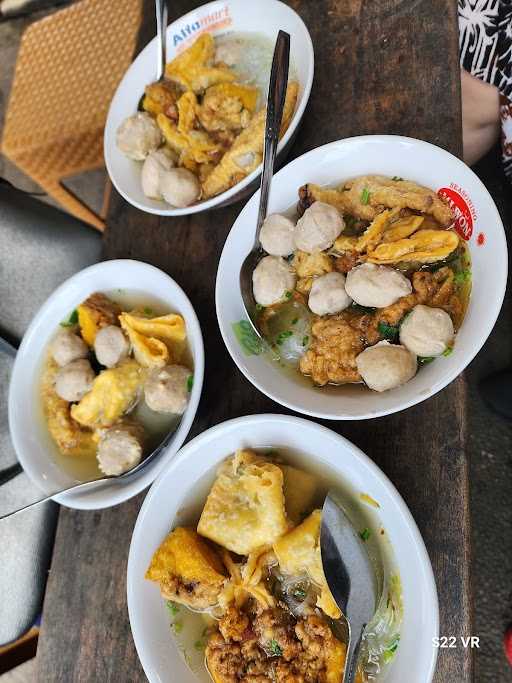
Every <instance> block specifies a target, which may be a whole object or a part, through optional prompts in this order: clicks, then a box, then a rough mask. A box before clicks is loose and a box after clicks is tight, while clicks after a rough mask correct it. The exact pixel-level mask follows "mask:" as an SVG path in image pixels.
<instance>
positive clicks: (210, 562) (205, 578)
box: [146, 527, 226, 610]
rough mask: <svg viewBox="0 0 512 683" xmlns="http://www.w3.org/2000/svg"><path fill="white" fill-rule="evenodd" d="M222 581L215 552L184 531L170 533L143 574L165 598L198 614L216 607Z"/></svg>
mask: <svg viewBox="0 0 512 683" xmlns="http://www.w3.org/2000/svg"><path fill="white" fill-rule="evenodd" d="M225 578H226V577H225V569H224V566H223V564H222V561H221V559H220V556H219V555H218V553H217V551H216V550H215V549H214V548H213V547H211V546H210V545H209V544H208V542H207V541H205V540H204V539H203V538H201V536H199V535H198V533H197V532H196V531H194V529H190V528H187V527H177V528H176V529H174V530H173V531H171V533H170V534H169V535H168V536H167V537H166V538H165V539H164V541H163V542H162V544H161V545H160V547H159V548H158V550H157V551H156V552H155V554H154V555H153V558H152V559H151V563H150V565H149V567H148V569H147V571H146V579H149V580H150V581H155V582H156V583H158V584H159V586H160V591H161V593H162V596H163V597H164V598H166V599H167V600H174V601H175V602H179V603H181V604H183V605H187V606H188V607H191V608H192V609H199V610H200V609H207V608H208V607H211V606H212V605H215V604H216V603H217V601H218V597H219V593H220V591H221V589H222V585H223V583H224V581H225Z"/></svg>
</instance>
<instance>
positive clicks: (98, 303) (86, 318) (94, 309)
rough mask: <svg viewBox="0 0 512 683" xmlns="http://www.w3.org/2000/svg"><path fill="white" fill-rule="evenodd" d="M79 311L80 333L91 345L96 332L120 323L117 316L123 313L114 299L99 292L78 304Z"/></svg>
mask: <svg viewBox="0 0 512 683" xmlns="http://www.w3.org/2000/svg"><path fill="white" fill-rule="evenodd" d="M77 311H78V324H79V326H80V333H81V335H82V338H83V340H84V342H85V343H86V344H88V345H89V346H92V345H93V344H94V340H95V338H96V332H97V331H98V330H99V329H100V328H102V327H106V326H107V325H117V324H118V322H117V316H118V315H119V313H121V309H120V308H119V306H118V305H117V304H116V303H114V301H112V300H111V299H109V298H108V296H105V294H101V293H99V292H96V293H95V294H91V296H90V297H88V298H87V299H86V300H85V301H84V302H82V303H81V304H80V305H79V306H78V308H77Z"/></svg>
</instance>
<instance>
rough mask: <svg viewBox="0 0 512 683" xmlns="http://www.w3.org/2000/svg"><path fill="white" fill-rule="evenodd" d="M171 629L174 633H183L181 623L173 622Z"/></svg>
mask: <svg viewBox="0 0 512 683" xmlns="http://www.w3.org/2000/svg"><path fill="white" fill-rule="evenodd" d="M171 628H173V629H174V633H181V632H182V631H183V622H182V621H175V622H174V624H171Z"/></svg>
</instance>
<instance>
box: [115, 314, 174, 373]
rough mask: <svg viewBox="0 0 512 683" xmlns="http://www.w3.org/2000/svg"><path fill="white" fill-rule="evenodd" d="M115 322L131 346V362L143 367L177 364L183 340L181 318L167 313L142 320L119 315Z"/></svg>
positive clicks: (142, 318)
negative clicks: (117, 321)
mask: <svg viewBox="0 0 512 683" xmlns="http://www.w3.org/2000/svg"><path fill="white" fill-rule="evenodd" d="M119 322H120V323H121V327H122V328H123V330H124V331H125V332H126V334H127V336H128V339H129V340H130V342H131V344H132V347H133V355H134V356H135V359H136V360H137V362H138V363H140V364H141V365H142V366H143V367H145V368H150V367H163V366H164V365H166V364H168V363H178V362H179V361H180V359H181V357H182V355H183V351H184V348H185V340H186V329H185V321H184V319H183V318H182V317H181V315H176V314H175V313H169V314H168V315H162V316H158V317H156V318H144V317H142V316H139V315H136V314H133V313H122V314H121V315H120V316H119Z"/></svg>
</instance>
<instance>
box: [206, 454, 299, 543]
mask: <svg viewBox="0 0 512 683" xmlns="http://www.w3.org/2000/svg"><path fill="white" fill-rule="evenodd" d="M287 529H288V521H287V519H286V512H285V501H284V494H283V473H282V472H281V470H280V469H279V467H278V466H277V465H274V464H273V463H271V462H268V461H266V460H264V459H263V458H262V457H260V456H258V455H257V454H256V453H254V451H250V450H243V451H237V453H236V455H235V456H234V457H232V458H230V459H229V460H227V461H226V462H224V463H223V464H222V465H221V467H220V468H219V470H218V473H217V479H216V480H215V483H214V484H213V486H212V489H211V491H210V493H209V495H208V498H207V500H206V503H205V506H204V509H203V512H202V514H201V518H200V520H199V524H198V525H197V530H198V532H199V533H200V534H201V535H202V536H206V537H207V538H210V539H211V540H212V541H215V542H216V543H218V544H219V545H221V546H223V547H224V548H227V549H228V550H231V551H233V552H235V553H237V554H239V555H249V554H250V553H251V552H253V551H255V550H257V549H258V548H261V547H264V546H271V545H272V543H274V541H276V540H277V539H278V538H279V537H280V536H281V535H282V534H284V533H285V532H286V531H287Z"/></svg>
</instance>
